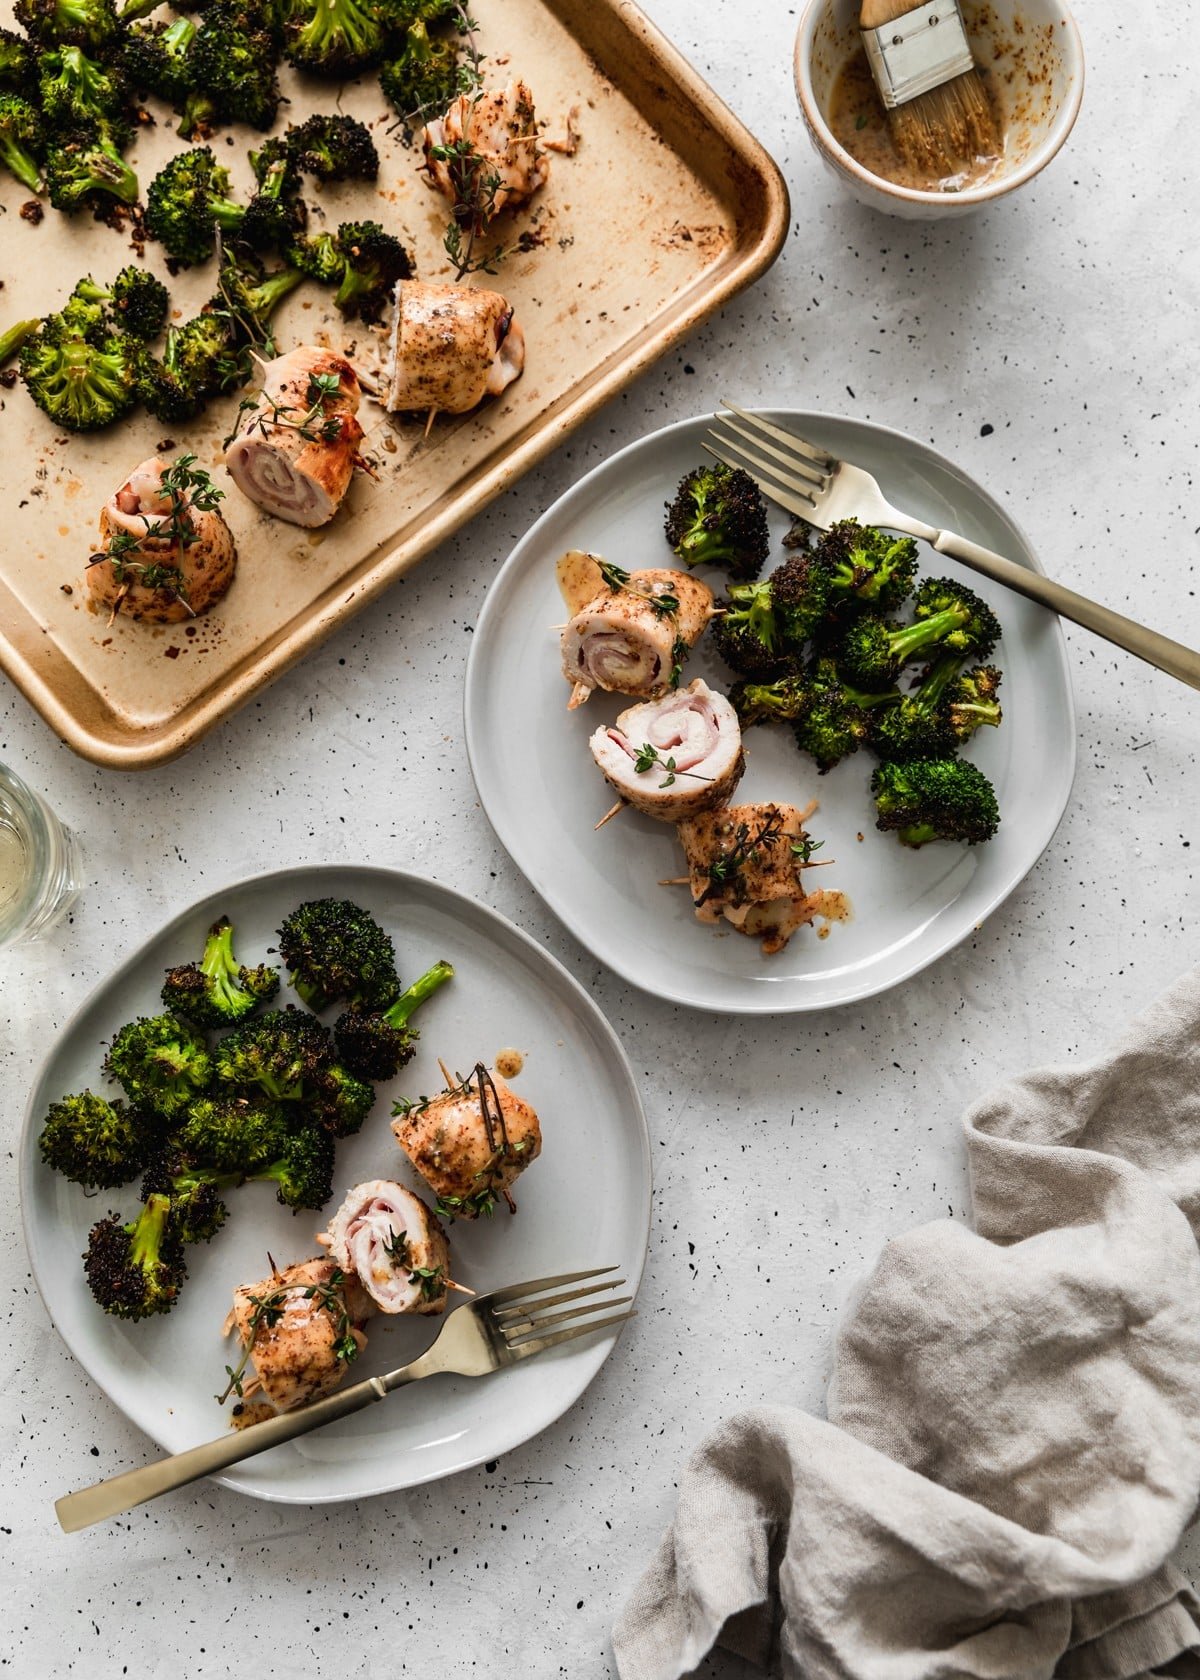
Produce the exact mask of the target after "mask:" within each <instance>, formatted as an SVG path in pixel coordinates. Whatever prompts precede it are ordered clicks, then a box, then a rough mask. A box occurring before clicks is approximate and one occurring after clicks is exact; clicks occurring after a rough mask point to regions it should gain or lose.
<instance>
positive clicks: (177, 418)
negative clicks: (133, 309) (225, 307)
mask: <svg viewBox="0 0 1200 1680" xmlns="http://www.w3.org/2000/svg"><path fill="white" fill-rule="evenodd" d="M241 377H242V369H241V364H240V363H239V361H238V359H237V356H236V355H235V354H234V352H233V349H232V340H231V335H230V330H229V323H228V321H226V320H224V319H223V318H221V317H219V316H217V315H213V314H202V315H197V316H196V317H195V318H194V319H193V320H191V321H185V322H184V324H183V325H182V326H181V327H176V326H174V325H171V326H168V328H167V342H166V347H165V349H164V350H163V354H162V359H161V361H160V360H157V359H156V358H155V357H153V356H151V355H143V356H141V357H140V358H139V361H138V371H137V393H138V396H139V397H140V398H141V400H142V402H144V403H145V405H146V407H147V408H148V409H149V410H150V412H151V414H153V415H154V416H155V418H156V419H158V420H162V421H163V422H164V423H165V424H167V425H172V426H175V425H180V424H182V423H183V422H184V421H187V420H191V419H194V418H195V416H196V415H197V414H199V413H200V411H201V409H202V408H203V407H204V405H205V403H206V402H207V401H208V399H209V397H212V396H216V395H217V394H218V392H221V391H226V390H229V389H230V388H231V387H232V386H233V385H236V384H238V382H239V381H240V379H241Z"/></svg>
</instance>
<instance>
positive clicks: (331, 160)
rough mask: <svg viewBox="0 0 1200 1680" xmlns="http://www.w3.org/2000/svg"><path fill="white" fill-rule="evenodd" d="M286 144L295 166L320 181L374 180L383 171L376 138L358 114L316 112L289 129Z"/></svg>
mask: <svg viewBox="0 0 1200 1680" xmlns="http://www.w3.org/2000/svg"><path fill="white" fill-rule="evenodd" d="M285 144H286V146H287V151H288V156H289V157H290V158H291V160H292V163H293V165H294V166H295V168H297V169H301V170H303V171H304V173H305V174H306V175H315V176H316V177H317V179H318V181H374V180H375V179H376V177H377V176H378V174H379V153H378V152H377V151H376V150H375V142H374V140H372V138H371V135H370V131H369V130H368V129H367V128H366V127H364V125H363V124H362V123H360V122H359V121H358V120H357V119H356V118H355V117H344V116H341V115H340V114H339V115H331V116H322V115H321V114H320V113H319V112H314V114H313V115H312V116H311V117H307V118H306V119H305V121H304V122H302V123H301V124H300V126H299V127H298V128H289V129H288V131H287V134H286V136H285Z"/></svg>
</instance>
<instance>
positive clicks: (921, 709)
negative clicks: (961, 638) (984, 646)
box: [909, 654, 963, 717]
mask: <svg viewBox="0 0 1200 1680" xmlns="http://www.w3.org/2000/svg"><path fill="white" fill-rule="evenodd" d="M962 663H963V662H962V660H961V659H959V658H958V657H957V656H956V655H955V654H949V655H947V656H946V657H945V658H942V659H939V660H938V662H937V664H936V665H935V666H934V667H933V670H932V671H931V672H930V673H929V675H928V676H927V677H926V679H925V681H924V682H923V683H922V684H921V686H920V687H919V688H917V689H916V690H914V692H913V693H912V694H911V695H910V696H909V704H910V705H911V706H912V708H913V710H914V711H916V712H918V713H919V714H920V715H921V716H922V717H928V716H929V714H930V713H931V712H932V711H933V710H934V709H935V707H936V706H937V703H938V701H939V700H940V699H941V697H942V695H943V694H944V693H945V692H946V689H947V688H948V687H949V685H950V684H951V683H952V682H953V681H954V678H955V676H956V675H957V673H958V672H959V670H961V668H962Z"/></svg>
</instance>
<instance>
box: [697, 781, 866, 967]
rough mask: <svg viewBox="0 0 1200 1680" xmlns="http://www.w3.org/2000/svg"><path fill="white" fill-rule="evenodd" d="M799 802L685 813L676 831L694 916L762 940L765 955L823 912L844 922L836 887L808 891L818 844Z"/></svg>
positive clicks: (780, 948) (738, 806)
mask: <svg viewBox="0 0 1200 1680" xmlns="http://www.w3.org/2000/svg"><path fill="white" fill-rule="evenodd" d="M805 815H806V813H805V812H802V811H800V810H798V809H797V808H796V806H795V805H775V804H770V805H729V806H726V807H725V809H724V810H720V811H708V812H705V813H703V814H702V815H700V816H692V817H686V818H685V819H684V820H683V821H682V822H681V823H680V824H679V828H678V833H679V838H680V841H681V842H682V844H683V850H684V853H685V855H686V857H687V866H688V874H689V884H690V886H691V891H692V903H693V904H694V905H695V907H696V917H697V920H699V921H701V922H719V921H721V920H722V918H724V920H725V921H727V922H728V923H729V924H730V925H731V926H732V927H734V928H736V929H737V931H738V932H739V933H744V934H746V935H747V936H748V937H749V938H751V939H761V940H762V948H763V951H764V952H765V953H766V954H767V955H768V956H773V955H774V954H775V952H777V951H782V950H783V947H784V946H785V945H786V944H787V942H788V940H789V939H790V938H791V937H792V934H793V933H795V931H796V929H797V928H798V927H801V926H803V925H804V923H806V922H811V921H813V920H814V919H815V918H816V917H817V916H824V917H825V918H826V919H828V920H830V921H834V920H842V919H843V918H844V917H845V915H846V913H847V910H846V904H845V900H844V898H843V897H842V895H841V894H840V893H838V892H831V891H818V892H812V893H810V892H807V891H806V890H805V888H804V886H803V884H802V881H801V872H802V871H803V870H804V868H805V867H806V866H807V865H808V863H809V860H810V857H811V854H812V853H813V852H814V851H815V850H816V849H817V847H816V844H815V843H814V842H813V841H812V840H810V838H809V836H808V834H807V832H806V830H805V827H804V818H805Z"/></svg>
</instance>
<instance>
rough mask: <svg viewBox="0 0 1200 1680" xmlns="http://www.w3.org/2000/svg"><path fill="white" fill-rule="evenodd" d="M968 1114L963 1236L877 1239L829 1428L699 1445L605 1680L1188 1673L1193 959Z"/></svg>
mask: <svg viewBox="0 0 1200 1680" xmlns="http://www.w3.org/2000/svg"><path fill="white" fill-rule="evenodd" d="M965 1129H966V1138H967V1152H968V1162H969V1167H970V1179H971V1192H972V1198H973V1203H974V1218H975V1230H974V1231H971V1230H968V1229H966V1228H965V1227H964V1226H962V1225H960V1224H956V1223H953V1222H952V1221H948V1220H947V1221H941V1222H939V1223H938V1224H935V1225H928V1226H925V1227H923V1228H922V1229H920V1230H917V1231H914V1232H912V1233H911V1234H909V1235H908V1236H905V1237H901V1238H900V1239H899V1240H898V1241H895V1242H892V1243H889V1245H888V1246H887V1248H886V1249H885V1250H884V1253H883V1255H882V1258H881V1259H880V1261H879V1264H878V1266H877V1268H876V1270H875V1272H874V1274H873V1275H872V1276H871V1278H870V1279H869V1281H868V1282H867V1284H866V1285H865V1287H864V1288H863V1290H862V1292H861V1294H860V1295H859V1297H858V1299H857V1300H856V1301H855V1303H854V1305H853V1308H852V1311H851V1316H850V1318H849V1321H848V1322H847V1324H846V1325H845V1327H844V1328H843V1330H842V1332H841V1335H840V1337H839V1341H838V1345H837V1349H836V1354H835V1362H834V1374H833V1381H832V1384H831V1387H830V1390H829V1396H828V1408H827V1409H828V1416H829V1421H828V1422H825V1421H822V1420H821V1419H818V1418H814V1417H809V1416H806V1415H805V1414H803V1413H801V1412H797V1411H793V1410H789V1409H787V1408H784V1407H776V1406H763V1407H760V1408H758V1409H756V1410H753V1411H749V1412H744V1413H742V1414H741V1415H740V1416H737V1417H734V1418H732V1419H731V1420H730V1421H729V1422H727V1423H726V1424H725V1425H724V1426H723V1427H722V1428H721V1429H719V1430H718V1431H717V1432H716V1434H715V1435H713V1436H712V1437H711V1438H710V1439H709V1440H708V1441H706V1442H705V1443H704V1445H703V1446H702V1447H701V1448H700V1450H699V1452H698V1453H697V1454H696V1456H695V1457H694V1458H693V1459H692V1461H691V1463H690V1464H689V1465H688V1466H687V1468H686V1470H685V1472H684V1474H683V1477H682V1480H681V1483H680V1489H679V1504H678V1511H677V1514H676V1517H675V1521H674V1524H673V1525H672V1527H671V1529H670V1530H669V1532H668V1533H667V1535H666V1537H665V1539H664V1540H663V1542H662V1545H661V1546H660V1548H659V1551H658V1554H657V1556H656V1557H655V1559H654V1562H653V1563H652V1565H651V1567H650V1569H649V1570H648V1572H647V1573H646V1575H645V1576H644V1577H643V1579H642V1580H641V1582H640V1583H639V1585H638V1587H637V1589H636V1591H635V1593H634V1596H633V1598H632V1600H631V1601H630V1603H629V1604H628V1605H627V1606H626V1608H625V1610H624V1612H623V1613H622V1616H621V1618H620V1621H619V1623H618V1626H617V1628H616V1630H615V1633H614V1646H615V1651H616V1656H617V1663H618V1668H619V1672H620V1674H621V1676H622V1680H676V1677H677V1676H679V1675H682V1674H686V1673H689V1672H691V1670H692V1669H693V1668H695V1667H696V1665H697V1664H698V1663H699V1662H700V1661H701V1660H702V1658H703V1657H704V1656H705V1655H706V1654H707V1653H708V1652H709V1651H710V1650H711V1649H712V1648H713V1646H714V1645H721V1646H724V1647H726V1648H728V1649H730V1650H733V1651H736V1652H738V1653H739V1654H741V1655H742V1656H744V1657H747V1658H749V1659H750V1660H751V1661H753V1662H755V1663H757V1664H758V1665H759V1666H761V1667H763V1668H764V1669H767V1670H768V1671H769V1672H771V1673H773V1674H782V1675H785V1676H797V1677H801V1680H834V1677H836V1680H951V1677H953V1680H961V1677H974V1676H978V1677H980V1680H983V1677H987V1680H1042V1677H1043V1676H1045V1677H1047V1680H1048V1677H1050V1676H1061V1677H1063V1680H1134V1677H1138V1676H1149V1675H1156V1674H1169V1675H1172V1676H1181V1677H1182V1676H1186V1677H1193V1676H1195V1677H1200V1604H1198V1603H1197V1601H1196V1599H1195V1598H1194V1597H1193V1595H1192V1592H1191V1590H1190V1588H1189V1586H1188V1585H1187V1583H1186V1582H1185V1581H1184V1580H1183V1578H1182V1577H1181V1576H1180V1574H1179V1573H1178V1572H1177V1571H1176V1570H1175V1569H1174V1568H1173V1566H1172V1565H1171V1564H1170V1563H1169V1562H1168V1559H1169V1557H1170V1554H1171V1551H1172V1549H1173V1548H1174V1546H1175V1545H1176V1543H1177V1542H1178V1540H1179V1538H1180V1535H1181V1534H1182V1532H1183V1530H1184V1528H1185V1526H1186V1525H1187V1524H1188V1523H1189V1522H1190V1521H1191V1519H1192V1517H1193V1514H1194V1513H1195V1510H1196V1506H1197V1500H1198V1498H1200V1254H1198V1250H1197V1235H1198V1233H1200V971H1198V972H1196V973H1193V974H1190V975H1188V976H1186V977H1185V978H1184V979H1183V980H1181V981H1179V982H1178V983H1177V984H1176V985H1175V986H1174V987H1173V988H1172V990H1171V991H1170V992H1168V993H1167V995H1166V996H1165V997H1163V998H1162V999H1160V1001H1159V1002H1158V1003H1157V1004H1156V1005H1155V1006H1154V1008H1153V1009H1152V1010H1151V1011H1150V1012H1149V1013H1148V1014H1147V1015H1146V1016H1144V1017H1143V1018H1142V1019H1141V1020H1140V1021H1138V1022H1137V1023H1136V1024H1135V1025H1134V1027H1133V1030H1132V1031H1131V1033H1130V1034H1129V1037H1128V1039H1127V1040H1126V1041H1125V1042H1124V1043H1123V1044H1122V1045H1121V1046H1120V1047H1119V1048H1117V1049H1116V1050H1114V1051H1113V1052H1112V1053H1111V1054H1110V1055H1107V1056H1105V1057H1103V1058H1101V1059H1100V1060H1098V1061H1096V1062H1093V1063H1091V1064H1090V1065H1087V1066H1080V1067H1063V1068H1051V1069H1043V1070H1040V1071H1036V1072H1033V1073H1030V1074H1028V1075H1026V1076H1025V1077H1024V1078H1022V1079H1018V1080H1015V1081H1014V1082H1013V1083H1011V1084H1009V1085H1006V1086H1004V1087H1002V1088H1001V1089H1000V1090H998V1091H996V1092H995V1093H994V1094H993V1095H992V1096H990V1097H988V1098H986V1099H985V1100H984V1101H982V1102H981V1103H979V1104H978V1105H977V1106H976V1107H975V1108H973V1109H972V1110H971V1111H970V1112H969V1113H968V1115H967V1116H966V1120H965ZM780 1328H781V1330H785V1326H784V1325H783V1324H782V1323H781V1326H780Z"/></svg>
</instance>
